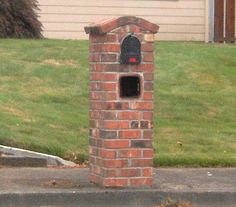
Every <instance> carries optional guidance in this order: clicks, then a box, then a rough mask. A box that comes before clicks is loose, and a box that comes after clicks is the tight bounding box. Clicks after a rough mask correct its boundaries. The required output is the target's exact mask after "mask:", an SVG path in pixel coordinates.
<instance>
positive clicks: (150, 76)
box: [143, 73, 154, 81]
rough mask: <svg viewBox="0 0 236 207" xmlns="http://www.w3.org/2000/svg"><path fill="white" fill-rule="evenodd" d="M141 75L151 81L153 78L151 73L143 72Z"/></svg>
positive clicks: (145, 79)
mask: <svg viewBox="0 0 236 207" xmlns="http://www.w3.org/2000/svg"><path fill="white" fill-rule="evenodd" d="M143 77H144V81H153V80H154V74H153V73H144V74H143Z"/></svg>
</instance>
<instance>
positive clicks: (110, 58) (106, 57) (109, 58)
mask: <svg viewBox="0 0 236 207" xmlns="http://www.w3.org/2000/svg"><path fill="white" fill-rule="evenodd" d="M117 61H118V59H117V55H116V54H102V55H101V62H112V63H113V62H117Z"/></svg>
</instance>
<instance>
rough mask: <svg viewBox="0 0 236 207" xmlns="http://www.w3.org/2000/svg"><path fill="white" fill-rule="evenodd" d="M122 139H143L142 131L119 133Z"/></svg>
mask: <svg viewBox="0 0 236 207" xmlns="http://www.w3.org/2000/svg"><path fill="white" fill-rule="evenodd" d="M119 138H120V139H139V138H141V131H140V130H135V131H134V130H132V131H131V130H127V131H119Z"/></svg>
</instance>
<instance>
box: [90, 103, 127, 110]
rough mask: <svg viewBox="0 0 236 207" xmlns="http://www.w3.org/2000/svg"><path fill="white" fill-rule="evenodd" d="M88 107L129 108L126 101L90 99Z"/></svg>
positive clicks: (106, 108)
mask: <svg viewBox="0 0 236 207" xmlns="http://www.w3.org/2000/svg"><path fill="white" fill-rule="evenodd" d="M90 109H97V110H126V109H129V103H128V102H122V103H120V102H105V101H95V102H93V101H90Z"/></svg>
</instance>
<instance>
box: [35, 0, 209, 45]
mask: <svg viewBox="0 0 236 207" xmlns="http://www.w3.org/2000/svg"><path fill="white" fill-rule="evenodd" d="M206 1H207V0H152V1H149V0H38V2H39V8H40V11H39V16H40V21H41V22H42V24H43V29H44V31H43V34H44V36H45V37H47V38H58V39H87V38H88V36H87V35H86V34H85V33H84V30H83V28H84V26H86V25H88V24H89V23H92V22H96V21H99V20H101V19H105V18H109V17H118V16H123V15H136V16H139V17H143V18H145V19H147V20H149V21H151V22H153V23H156V24H158V25H160V32H159V33H158V34H157V39H159V40H180V41H204V40H206V37H207V34H206V32H207V30H206V25H207V21H206V19H207V18H206V15H207V12H206V9H207V8H206Z"/></svg>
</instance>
